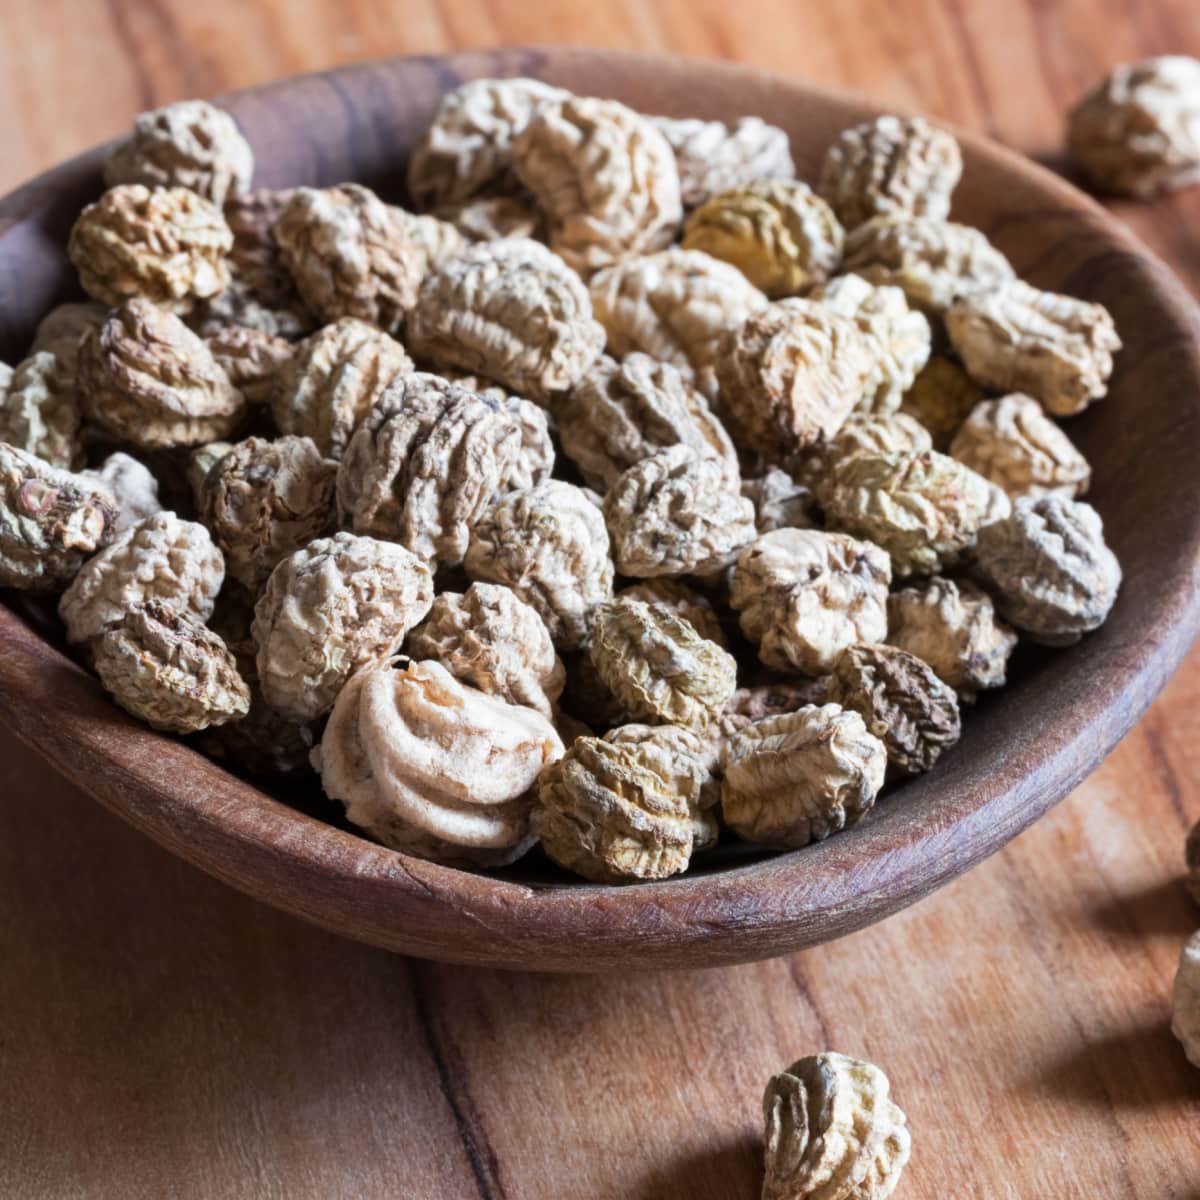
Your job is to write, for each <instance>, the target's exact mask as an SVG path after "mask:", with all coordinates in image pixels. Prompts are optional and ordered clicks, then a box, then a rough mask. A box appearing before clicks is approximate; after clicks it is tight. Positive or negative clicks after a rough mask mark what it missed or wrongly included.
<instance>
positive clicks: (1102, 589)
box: [975, 493, 1121, 646]
mask: <svg viewBox="0 0 1200 1200" xmlns="http://www.w3.org/2000/svg"><path fill="white" fill-rule="evenodd" d="M975 557H976V565H977V567H978V570H979V573H980V577H981V578H982V580H983V582H984V584H985V586H986V587H987V588H988V590H989V591H990V592H991V593H992V596H993V598H994V600H995V602H996V608H997V609H998V610H999V612H1000V615H1001V616H1002V617H1004V619H1005V620H1007V621H1010V622H1012V624H1013V625H1015V626H1016V627H1017V628H1018V629H1019V630H1021V631H1022V632H1023V633H1027V634H1028V635H1029V636H1030V637H1031V638H1032V639H1033V640H1034V641H1035V642H1041V643H1042V644H1043V645H1047V646H1069V645H1070V644H1071V643H1072V642H1076V641H1078V640H1079V638H1080V637H1081V636H1082V635H1083V634H1085V633H1090V632H1091V631H1092V630H1093V629H1097V628H1099V627H1100V626H1101V625H1102V624H1103V623H1104V621H1105V619H1106V618H1107V617H1108V614H1109V611H1110V609H1111V608H1112V606H1113V604H1114V603H1115V602H1116V598H1117V591H1118V589H1119V588H1120V586H1121V566H1120V564H1119V563H1118V562H1117V559H1116V556H1115V555H1114V554H1113V552H1112V551H1111V550H1110V549H1109V548H1108V546H1107V545H1106V544H1105V541H1104V524H1103V522H1102V521H1101V520H1100V514H1099V513H1098V512H1097V511H1096V510H1095V509H1094V508H1092V506H1091V505H1090V504H1085V503H1083V501H1082V500H1070V499H1068V498H1067V497H1066V496H1060V495H1055V494H1053V493H1051V494H1050V495H1046V496H1040V497H1034V496H1027V497H1024V498H1023V499H1020V500H1018V501H1016V503H1015V504H1013V508H1012V514H1011V516H1009V517H1008V518H1007V519H1006V520H1003V521H995V522H992V523H991V524H989V525H986V526H984V528H983V529H982V530H980V533H979V541H978V544H977V545H976V547H975Z"/></svg>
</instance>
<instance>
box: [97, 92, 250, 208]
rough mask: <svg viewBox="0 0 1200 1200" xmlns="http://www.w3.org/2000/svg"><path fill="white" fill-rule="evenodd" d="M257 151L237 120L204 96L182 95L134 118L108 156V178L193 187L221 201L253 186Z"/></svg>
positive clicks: (113, 182)
mask: <svg viewBox="0 0 1200 1200" xmlns="http://www.w3.org/2000/svg"><path fill="white" fill-rule="evenodd" d="M253 175H254V151H253V150H251V149H250V143H249V142H247V141H246V139H245V138H244V137H243V136H242V134H241V131H240V130H239V129H238V127H237V122H235V121H234V119H233V118H232V117H231V116H230V115H229V114H228V113H227V112H223V111H222V110H221V109H219V108H216V107H215V106H214V105H212V104H209V103H208V102H207V101H205V100H180V101H178V102H177V103H175V104H167V105H164V106H163V107H162V108H156V109H153V110H152V111H150V112H144V113H139V114H138V116H137V117H135V118H134V122H133V132H132V133H131V134H130V135H129V136H128V137H127V138H125V139H124V140H123V141H122V142H120V144H119V145H118V146H117V147H116V148H115V149H114V150H113V151H112V153H111V154H110V155H109V156H108V160H107V162H105V164H104V182H105V183H106V184H108V186H109V187H115V186H116V185H117V184H119V183H144V184H146V185H147V186H148V187H181V188H190V189H191V190H192V191H193V192H196V193H198V194H199V195H201V196H203V197H204V198H205V199H206V200H211V201H212V202H213V203H214V204H216V205H218V206H221V205H223V204H224V203H225V202H226V200H228V199H230V198H232V197H234V196H238V195H240V194H241V193H243V192H245V191H246V190H247V189H248V188H249V187H250V180H251V177H252V176H253Z"/></svg>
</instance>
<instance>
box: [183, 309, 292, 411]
mask: <svg viewBox="0 0 1200 1200" xmlns="http://www.w3.org/2000/svg"><path fill="white" fill-rule="evenodd" d="M204 342H205V345H207V346H208V348H209V351H210V352H211V353H212V356H213V358H215V359H216V360H217V364H218V365H219V366H220V367H221V368H223V370H224V371H225V374H226V375H228V376H229V381H230V382H231V383H232V384H233V386H234V387H235V388H237V390H238V391H239V392H241V393H242V395H243V397H245V400H246V403H247V404H253V405H268V404H270V403H271V400H272V397H273V396H274V395H275V389H276V387H277V386H278V379H279V374H280V372H281V371H282V370H283V369H284V367H286V366H287V365H288V363H290V362H291V361H292V355H293V354H294V353H295V352H296V351H295V347H294V346H293V345H292V343H291V342H289V341H287V340H285V339H284V338H281V337H278V336H277V335H275V334H273V333H265V332H264V331H263V330H261V329H251V328H250V327H249V326H247V325H224V326H222V327H221V328H219V329H217V330H214V331H213V332H212V333H210V334H208V335H207V336H206V337H205V339H204Z"/></svg>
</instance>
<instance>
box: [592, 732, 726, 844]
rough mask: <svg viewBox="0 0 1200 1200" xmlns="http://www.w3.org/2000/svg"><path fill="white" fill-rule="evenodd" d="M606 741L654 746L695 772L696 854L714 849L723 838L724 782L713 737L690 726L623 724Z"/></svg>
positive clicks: (615, 743) (694, 816) (685, 769)
mask: <svg viewBox="0 0 1200 1200" xmlns="http://www.w3.org/2000/svg"><path fill="white" fill-rule="evenodd" d="M604 740H605V741H606V742H612V743H613V745H615V746H647V745H648V746H651V747H653V748H654V749H655V750H656V751H661V752H662V753H663V754H666V755H668V756H669V757H671V758H672V759H674V760H675V762H676V764H677V765H678V768H679V769H680V770H681V771H682V772H685V773H686V772H692V773H694V774H695V776H696V779H697V781H698V783H699V788H698V791H697V794H696V801H695V804H694V805H693V807H692V853H693V854H698V853H699V852H700V851H701V850H710V849H712V847H713V846H715V845H716V844H717V841H718V839H719V838H720V835H721V827H720V821H719V820H718V819H717V806H718V805H719V804H720V802H721V780H720V779H719V778H718V777H717V775H716V767H717V760H718V758H719V757H720V755H719V751H718V748H717V745H716V742H715V740H714V739H713V738H711V737H707V736H705V734H703V733H698V732H697V731H696V730H695V729H689V728H688V727H687V726H686V725H634V724H630V725H621V726H618V727H617V728H616V729H610V730H609V731H608V732H607V733H606V734H605V735H604Z"/></svg>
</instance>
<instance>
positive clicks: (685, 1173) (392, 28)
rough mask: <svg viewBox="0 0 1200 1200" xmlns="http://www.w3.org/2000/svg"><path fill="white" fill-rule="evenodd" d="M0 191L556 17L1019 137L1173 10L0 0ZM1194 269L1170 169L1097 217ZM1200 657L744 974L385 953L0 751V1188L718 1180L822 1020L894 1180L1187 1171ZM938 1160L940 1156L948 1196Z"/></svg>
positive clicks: (489, 1189)
mask: <svg viewBox="0 0 1200 1200" xmlns="http://www.w3.org/2000/svg"><path fill="white" fill-rule="evenodd" d="M3 11H4V15H5V18H6V21H5V26H6V36H5V38H4V39H3V40H2V42H0V104H2V107H0V113H3V114H4V115H3V116H2V117H0V121H3V122H4V125H3V128H4V131H5V136H4V144H5V148H6V151H7V152H8V153H7V154H6V155H5V157H4V159H3V160H0V179H2V180H3V182H2V183H0V189H3V190H7V188H8V187H10V186H12V185H13V184H15V183H17V182H19V180H20V179H21V178H23V177H26V176H28V175H30V174H32V173H33V172H34V171H36V170H39V169H42V168H43V167H45V166H48V165H49V164H50V163H51V162H53V161H56V160H57V159H60V158H62V157H65V156H66V155H68V154H71V153H73V152H75V151H77V150H79V149H82V148H83V147H85V146H87V145H89V144H91V143H93V142H95V141H96V140H98V139H100V138H102V137H105V136H108V135H110V134H112V133H115V132H117V131H118V130H119V129H120V127H121V126H122V125H123V124H124V123H125V121H126V120H127V119H128V116H129V115H130V114H131V113H132V112H133V111H135V110H136V109H138V108H140V107H143V106H145V104H148V103H152V102H159V101H161V100H166V99H170V98H174V97H176V96H179V95H183V94H204V93H211V92H216V91H220V90H223V89H225V88H228V87H234V86H241V85H243V84H247V83H251V82H257V81H258V80H261V79H264V78H268V77H272V76H275V75H279V74H284V73H290V72H293V71H296V70H303V69H310V68H314V67H323V66H327V65H333V64H334V63H335V62H341V61H347V60H349V59H353V58H358V57H361V56H363V55H375V54H385V53H393V52H400V51H408V50H418V51H437V50H442V49H445V48H448V47H450V46H454V45H476V44H491V43H495V42H498V41H513V40H518V39H522V40H540V41H548V40H549V41H586V42H593V43H597V44H609V45H625V46H632V47H638V48H644V49H671V50H680V51H684V52H690V53H696V54H701V55H707V56H714V57H732V58H742V59H745V60H747V61H753V62H756V63H758V64H761V65H763V66H767V67H772V68H775V69H782V70H786V71H789V72H792V73H795V74H797V75H803V76H805V77H807V78H810V79H814V80H818V81H825V82H833V83H838V82H844V83H847V84H850V85H852V86H859V87H862V88H863V89H864V90H869V91H870V92H871V93H872V94H873V95H876V96H879V97H880V98H882V99H883V100H885V101H889V102H896V103H911V104H916V105H919V106H922V107H924V108H926V109H928V110H929V111H931V112H934V113H936V114H939V115H943V116H949V117H951V118H953V119H955V120H958V121H961V122H964V123H966V124H969V125H972V126H973V127H975V128H978V129H980V130H982V131H984V132H988V133H991V134H994V135H997V136H999V137H1001V138H1002V139H1004V140H1006V141H1008V142H1009V143H1010V144H1013V145H1015V146H1017V147H1018V148H1021V149H1025V150H1028V151H1030V152H1032V153H1034V154H1036V155H1037V156H1039V157H1042V158H1045V159H1048V160H1050V161H1054V159H1055V156H1056V154H1057V145H1058V131H1059V119H1060V118H1059V112H1060V110H1061V106H1062V105H1063V104H1064V103H1066V102H1067V101H1068V100H1069V98H1070V97H1071V96H1073V95H1074V94H1075V92H1076V91H1078V89H1079V88H1080V87H1081V86H1082V85H1083V84H1084V83H1085V82H1086V81H1088V80H1089V79H1090V78H1091V77H1092V76H1093V75H1095V74H1096V73H1097V72H1099V71H1100V70H1102V69H1104V68H1105V67H1106V66H1107V65H1108V64H1109V63H1111V62H1112V61H1115V60H1117V59H1120V58H1124V57H1130V56H1134V55H1138V54H1142V53H1148V52H1154V51H1164V50H1185V51H1190V52H1191V53H1198V54H1200V27H1198V22H1200V15H1198V14H1197V12H1196V9H1195V6H1194V5H1191V4H1187V3H1182V2H1177V3H1165V2H1160V3H1141V4H1122V5H1115V4H1109V3H1101V2H1100V0H1072V2H1069V3H1056V4H1053V5H1045V4H1033V3H1030V4H1019V3H1018V4H1012V5H996V4H991V3H988V2H986V0H983V2H980V3H976V4H966V3H953V2H949V3H935V2H932V0H931V2H927V3H925V2H919V3H914V4H912V5H906V6H900V5H895V4H886V3H883V2H882V0H858V2H851V3H846V4H838V5H832V4H829V5H824V4H822V5H810V6H805V7H804V8H803V9H799V6H794V5H791V4H784V3H766V4H762V3H754V2H752V0H742V2H741V3H739V4H737V5H728V4H717V3H699V4H698V3H695V2H691V3H683V2H679V3H668V2H664V3H654V4H650V3H646V4H640V3H629V4H626V5H616V4H614V5H596V6H589V7H588V8H586V9H583V8H581V7H580V6H578V5H575V4H571V3H563V4H542V3H530V2H526V3H523V4H521V3H516V2H515V0H514V2H513V3H484V2H482V0H479V2H475V3H466V2H454V3H450V2H443V3H428V4H411V5H406V6H399V5H388V4H384V3H368V2H363V0H360V2H359V3H355V4H341V3H339V4H333V3H315V2H310V3H286V4H285V3H275V4H271V3H266V2H264V0H244V2H242V3H233V2H232V0H227V2H220V0H209V2H208V3H206V4H205V5H203V6H198V5H191V4H184V3H181V2H179V3H162V2H160V3H155V4H146V3H140V4H122V3H119V2H117V0H113V2H112V3H109V4H106V5H99V4H96V5H79V4H75V3H72V2H70V0H40V2H36V0H28V2H21V3H12V2H11V0H10V2H8V3H6V4H4V5H3ZM1118 211H1119V213H1120V215H1121V216H1122V217H1124V218H1126V219H1129V220H1130V221H1131V223H1132V224H1134V225H1135V227H1136V228H1137V229H1138V232H1139V233H1141V234H1142V235H1143V236H1145V237H1146V238H1147V239H1148V240H1149V241H1151V242H1152V244H1154V245H1155V246H1156V247H1157V248H1158V249H1159V251H1160V252H1161V253H1163V254H1164V255H1165V256H1167V257H1168V259H1169V260H1170V261H1171V262H1172V263H1173V265H1174V266H1175V267H1176V268H1177V269H1178V270H1179V271H1181V272H1182V273H1183V274H1184V276H1185V278H1186V279H1187V280H1188V281H1189V282H1190V283H1191V285H1192V286H1193V288H1195V287H1196V285H1197V283H1200V239H1197V238H1196V237H1195V235H1194V234H1192V233H1190V232H1189V231H1190V230H1194V229H1197V228H1200V222H1198V221H1197V217H1200V193H1195V192H1193V193H1190V194H1185V195H1181V196H1178V197H1174V198H1172V199H1170V200H1167V201H1164V202H1162V203H1159V204H1156V205H1154V206H1150V207H1146V208H1138V209H1132V208H1127V207H1122V208H1121V209H1120V210H1118ZM1198 706H1200V659H1198V658H1196V657H1195V656H1194V657H1193V660H1192V662H1191V663H1190V665H1189V666H1188V668H1187V669H1186V670H1185V671H1184V672H1183V673H1182V674H1181V675H1180V676H1179V677H1177V679H1176V681H1175V682H1174V683H1173V684H1172V685H1171V687H1170V688H1169V689H1168V691H1167V692H1166V693H1165V694H1164V696H1163V698H1162V699H1161V700H1160V701H1159V703H1158V704H1157V705H1156V706H1155V708H1154V709H1153V710H1152V711H1151V713H1150V714H1149V715H1148V716H1147V717H1146V718H1145V719H1144V720H1143V721H1142V723H1141V724H1140V725H1139V727H1138V729H1137V730H1136V731H1135V732H1134V733H1133V734H1131V735H1130V737H1129V738H1128V739H1127V740H1126V741H1125V743H1124V744H1123V745H1122V746H1121V747H1120V748H1119V749H1118V751H1117V752H1116V753H1115V754H1114V755H1113V756H1112V757H1111V758H1110V759H1109V760H1108V762H1107V763H1106V764H1105V765H1104V766H1103V767H1102V768H1101V769H1100V771H1098V772H1097V773H1096V774H1095V775H1094V776H1093V777H1092V778H1091V779H1090V780H1089V781H1088V783H1087V784H1086V785H1085V786H1084V787H1082V788H1080V789H1079V790H1078V791H1077V792H1076V793H1075V795H1074V796H1072V797H1071V798H1070V799H1069V800H1068V801H1067V802H1066V803H1064V804H1063V805H1062V806H1060V807H1059V808H1058V809H1057V810H1056V811H1055V812H1054V813H1052V814H1051V815H1050V816H1049V817H1047V818H1046V819H1045V820H1044V821H1043V822H1041V823H1040V824H1039V825H1038V826H1036V827H1035V828H1034V829H1033V830H1031V831H1030V832H1029V833H1027V834H1025V835H1023V836H1022V837H1021V838H1019V839H1018V840H1017V841H1016V842H1014V843H1013V844H1012V845H1011V846H1010V847H1009V848H1008V849H1006V850H1005V851H1003V852H1002V853H1001V854H1000V855H999V856H997V857H996V858H994V859H992V860H991V861H990V862H988V863H986V864H985V865H983V866H982V867H980V868H978V869H977V870H976V871H974V872H973V873H972V874H971V875H969V876H968V877H966V878H964V879H962V880H959V881H958V882H956V883H954V884H952V885H951V886H950V887H948V888H947V889H945V890H944V891H942V892H941V893H939V894H938V895H937V896H936V897H934V898H933V899H931V900H929V901H927V902H925V903H924V904H923V905H921V906H920V907H918V908H916V909H913V910H910V911H909V912H907V913H905V914H902V915H901V916H899V917H897V918H894V919H893V920H891V921H889V922H888V923H887V924H886V925H883V926H879V927H876V928H873V929H871V930H868V931H865V932H862V933H859V934H855V935H854V936H852V937H849V938H846V939H845V940H843V941H841V942H838V943H835V944H833V945H831V946H827V947H823V948H821V949H820V950H816V951H812V952H807V953H804V954H800V955H795V956H792V957H791V958H788V959H783V960H777V961H774V962H771V963H766V964H761V965H758V966H753V967H741V968H728V969H724V970H720V971H713V972H707V973H686V974H684V973H679V974H666V975H662V976H651V977H636V978H620V977H618V978H614V979H609V980H606V981H604V982H603V983H600V982H597V981H594V980H592V981H589V980H583V979H573V978H548V977H543V978H539V977H532V976H525V977H522V976H508V975H497V974H494V973H488V972H479V971H469V970H464V969H460V968H451V967H435V966H430V965H423V964H416V963H411V962H409V961H407V960H403V959H398V958H394V957H391V956H388V955H386V954H382V953H379V952H376V951H372V950H369V949H366V948H363V947H359V946H355V945H352V944H350V943H347V942H342V941H340V940H337V939H335V938H333V937H330V936H327V935H324V934H321V933H319V932H317V931H314V930H312V929H311V928H309V927H307V926H304V925H302V924H300V923H299V922H297V921H295V920H293V919H291V918H288V917H284V916H281V915H280V914H278V913H275V912H273V911H271V910H268V909H266V908H263V907H261V906H258V905H256V904H254V903H252V902H251V901H248V900H246V899H244V898H242V897H240V896H238V895H236V894H235V893H233V892H231V891H229V890H228V889H225V888H224V887H222V886H221V885H219V884H217V883H215V882H213V881H211V880H208V879H206V878H205V877H203V876H202V875H200V874H198V873H197V872H195V871H194V870H192V869H191V868H189V867H187V866H186V865H184V864H182V863H181V862H179V861H178V860H176V859H173V858H171V857H169V856H167V855H166V854H164V853H163V852H161V851H159V850H157V849H156V848H155V847H153V846H152V845H150V844H149V843H148V842H146V841H145V839H143V838H141V837H140V836H139V835H137V834H136V833H135V832H133V831H132V830H129V829H128V828H126V827H125V826H123V825H121V824H119V823H118V822H116V821H115V820H113V819H112V818H110V817H108V816H107V815H106V814H104V813H103V812H101V811H100V810H98V809H97V808H96V807H95V805H94V804H93V803H92V802H91V801H90V800H87V799H86V798H84V797H82V796H81V795H79V794H78V793H76V792H75V791H73V790H72V789H71V788H70V787H69V786H67V785H65V784H63V783H62V782H61V781H59V780H58V779H57V778H56V777H54V776H53V775H52V774H51V773H49V772H48V771H47V770H46V769H45V768H44V767H43V766H41V764H40V763H38V762H36V761H35V760H33V759H32V758H31V756H30V755H29V754H28V753H27V752H26V751H24V750H22V749H20V748H19V747H18V746H17V745H16V744H15V743H14V742H13V741H12V739H11V738H8V737H5V739H4V742H3V745H2V747H0V797H2V798H3V803H0V823H2V824H3V829H2V830H0V914H2V915H3V919H2V920H0V963H3V970H0V1013H3V1016H2V1017H0V1195H5V1196H7V1195H13V1196H20V1197H30V1198H31V1200H41V1198H42V1197H47V1198H49V1197H55V1198H58V1197H88V1198H90V1197H106V1198H107V1197H122V1198H125V1197H142V1196H145V1197H160V1196H168V1195H169V1196H187V1197H192V1196H195V1197H204V1198H206V1200H207V1198H208V1197H229V1196H239V1197H240V1196H255V1197H266V1198H272V1197H288V1198H289V1200H291V1198H293V1197H300V1198H306V1197H314V1198H315V1197H321V1198H325V1197H330V1196H339V1197H340V1196H355V1197H358V1196H363V1197H376V1196H378V1197H384V1196H389V1197H391V1196H396V1195H412V1196H419V1197H441V1196H445V1197H462V1196H468V1197H469V1196H476V1195H478V1196H483V1197H508V1198H512V1200H515V1198H517V1197H522V1198H524V1197H541V1196H551V1195H553V1196H561V1197H610V1196H611V1197H617V1196H621V1197H647V1198H650V1197H653V1198H654V1200H659V1198H669V1197H677V1196H678V1197H697V1198H699V1200H705V1198H708V1197H712V1198H713V1200H716V1198H717V1197H721V1198H729V1197H751V1196H754V1195H755V1194H756V1189H757V1185H758V1179H757V1171H758V1167H757V1148H756V1147H757V1137H758V1117H757V1112H756V1107H757V1096H758V1093H759V1090H760V1088H761V1084H762V1082H763V1080H764V1078H765V1076H766V1075H767V1074H768V1073H769V1072H770V1071H772V1070H774V1069H776V1068H777V1067H778V1066H779V1065H780V1064H781V1063H783V1062H785V1061H786V1060H787V1059H788V1058H789V1057H791V1056H794V1055H796V1054H800V1053H805V1052H809V1051H812V1050H816V1049H819V1048H824V1047H827V1046H833V1047H836V1048H838V1049H842V1050H845V1051H848V1052H852V1053H854V1052H858V1053H864V1054H867V1055H869V1056H870V1057H872V1058H874V1059H875V1060H876V1061H878V1062H880V1063H881V1064H883V1065H884V1066H885V1068H886V1069H887V1070H888V1071H889V1073H890V1075H891V1077H892V1079H893V1083H894V1086H895V1090H896V1093H897V1096H898V1098H899V1100H900V1102H901V1103H902V1104H903V1105H904V1106H905V1108H906V1109H907V1111H908V1112H909V1115H910V1120H911V1122H912V1125H913V1127H914V1133H915V1144H916V1149H915V1154H914V1159H913V1162H912V1164H911V1166H910V1168H909V1170H908V1173H907V1174H906V1177H905V1180H904V1183H903V1185H902V1188H901V1191H900V1192H899V1193H898V1196H903V1197H908V1196H911V1197H929V1198H932V1197H935V1196H936V1197H942V1196H945V1195H946V1194H947V1193H948V1192H949V1194H952V1195H954V1196H987V1197H1018V1196H1019V1197H1029V1196H1055V1197H1060V1196H1061V1197H1076V1196H1077V1197H1087V1198H1089V1200H1091V1198H1094V1197H1110V1196H1111V1197H1122V1198H1123V1197H1146V1198H1150V1197H1155V1198H1158V1197H1167V1196H1169V1197H1178V1198H1179V1200H1196V1198H1197V1197H1200V1153H1198V1151H1200V1083H1198V1078H1200V1077H1198V1076H1197V1074H1196V1073H1195V1072H1190V1071H1189V1070H1188V1068H1187V1067H1186V1064H1185V1063H1184V1061H1183V1059H1182V1056H1181V1055H1180V1054H1179V1052H1178V1049H1177V1047H1176V1046H1175V1045H1174V1043H1173V1042H1172V1040H1171V1038H1170V1036H1169V1034H1168V1032H1167V1030H1166V1017H1167V1011H1168V1006H1167V991H1168V986H1169V976H1170V973H1171V971H1172V970H1173V966H1174V961H1175V958H1176V955H1177V953H1178V947H1179V944H1180V943H1181V941H1182V939H1183V937H1184V936H1186V934H1187V933H1188V932H1189V931H1190V929H1191V927H1192V926H1193V925H1194V924H1195V923H1196V921H1197V916H1196V912H1195V910H1194V909H1192V908H1191V907H1189V905H1188V903H1187V902H1186V900H1185V899H1184V897H1183V895H1182V892H1181V889H1180V888H1179V887H1178V874H1179V871H1180V866H1179V857H1180V849H1179V847H1180V840H1181V837H1182V833H1183V831H1184V829H1185V828H1186V825H1187V823H1188V822H1189V821H1190V820H1191V819H1194V818H1195V817H1196V816H1200V796H1198V795H1197V792H1196V785H1195V780H1196V779H1197V778H1198V777H1200V736H1198V734H1200V718H1198V717H1197V715H1196V714H1197V712H1198V711H1200V708H1198ZM947 1180H950V1181H951V1182H950V1183H949V1184H948V1183H947Z"/></svg>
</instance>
